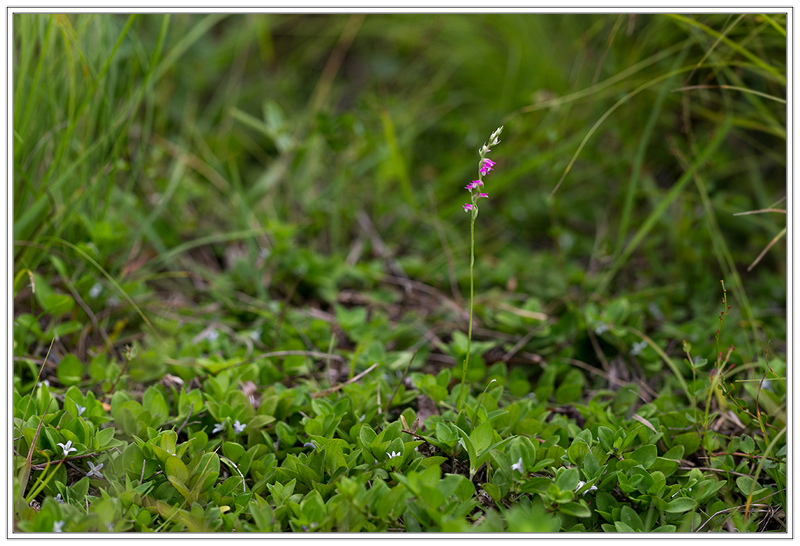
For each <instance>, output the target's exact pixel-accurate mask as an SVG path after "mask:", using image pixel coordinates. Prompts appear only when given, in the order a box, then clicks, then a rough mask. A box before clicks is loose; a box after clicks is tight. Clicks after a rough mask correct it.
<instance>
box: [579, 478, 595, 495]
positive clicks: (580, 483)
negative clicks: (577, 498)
mask: <svg viewBox="0 0 800 546" xmlns="http://www.w3.org/2000/svg"><path fill="white" fill-rule="evenodd" d="M584 485H586V482H585V481H582V480H579V481H578V487H576V488H575V492H576V493H577V492H578V491H580V489H581V487H583V486H584ZM596 490H597V487H595V486H594V485H593V486H591V487H590V488H589V489H587V490H586V491H584V492H583V493H581V496H584V495H586V493H588V492H589V491H596Z"/></svg>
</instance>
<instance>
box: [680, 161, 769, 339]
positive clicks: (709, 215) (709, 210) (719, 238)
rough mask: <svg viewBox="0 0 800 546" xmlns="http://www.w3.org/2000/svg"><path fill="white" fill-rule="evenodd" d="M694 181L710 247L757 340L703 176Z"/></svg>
mask: <svg viewBox="0 0 800 546" xmlns="http://www.w3.org/2000/svg"><path fill="white" fill-rule="evenodd" d="M672 149H673V150H674V152H675V157H676V158H677V159H678V161H680V163H681V165H682V166H683V168H684V170H685V169H686V168H687V167H688V166H689V162H688V161H687V159H686V157H685V156H684V155H683V152H681V150H679V149H678V148H677V146H672ZM692 177H693V178H694V183H695V185H696V186H697V191H698V193H699V194H700V200H701V201H702V203H703V210H704V211H705V215H704V217H705V221H706V227H707V229H708V232H709V234H710V235H711V242H712V245H711V247H712V249H713V251H714V254H715V255H716V258H717V262H718V263H719V267H720V269H721V270H722V271H724V272H726V277H727V278H729V279H731V280H732V281H733V291H734V293H735V294H736V298H737V300H739V302H741V305H742V310H743V311H744V314H745V315H746V316H747V322H748V323H749V324H750V327H751V329H752V333H753V341H754V342H757V341H758V336H757V333H756V326H755V325H756V319H755V315H753V309H752V307H751V306H750V300H749V299H748V298H747V293H746V292H745V290H744V283H742V278H741V277H740V276H739V272H738V271H737V270H736V262H734V261H733V256H731V253H730V250H728V245H727V244H726V243H725V238H724V237H723V235H722V230H721V229H720V228H719V224H718V223H717V217H716V215H715V214H714V209H713V207H712V205H711V199H709V197H708V191H707V190H706V185H705V183H704V182H703V178H702V177H701V176H700V175H699V174H698V173H697V171H695V172H694V174H693V176H692ZM744 339H745V345H746V349H747V354H749V355H752V354H753V348H752V346H751V345H750V340H749V339H748V337H747V336H744Z"/></svg>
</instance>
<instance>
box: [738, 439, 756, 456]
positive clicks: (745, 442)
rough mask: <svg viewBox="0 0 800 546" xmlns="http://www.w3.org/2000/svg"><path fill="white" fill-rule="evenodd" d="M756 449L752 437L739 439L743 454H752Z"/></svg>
mask: <svg viewBox="0 0 800 546" xmlns="http://www.w3.org/2000/svg"><path fill="white" fill-rule="evenodd" d="M755 448H756V444H755V442H754V441H753V439H752V438H751V437H750V436H747V435H744V436H742V437H741V438H740V439H739V449H740V450H741V451H742V452H743V453H752V452H753V451H754V450H755Z"/></svg>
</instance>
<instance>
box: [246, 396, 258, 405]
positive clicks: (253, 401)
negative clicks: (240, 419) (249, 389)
mask: <svg viewBox="0 0 800 546" xmlns="http://www.w3.org/2000/svg"><path fill="white" fill-rule="evenodd" d="M247 399H248V400H250V405H251V406H255V405H256V397H255V396H253V395H252V394H251V395H250V396H248V397H247Z"/></svg>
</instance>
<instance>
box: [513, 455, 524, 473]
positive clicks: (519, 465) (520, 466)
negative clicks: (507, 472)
mask: <svg viewBox="0 0 800 546" xmlns="http://www.w3.org/2000/svg"><path fill="white" fill-rule="evenodd" d="M515 470H519V473H520V474H525V467H524V465H523V464H522V457H520V458H519V461H517V462H516V463H514V464H512V465H511V472H514V471H515Z"/></svg>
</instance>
